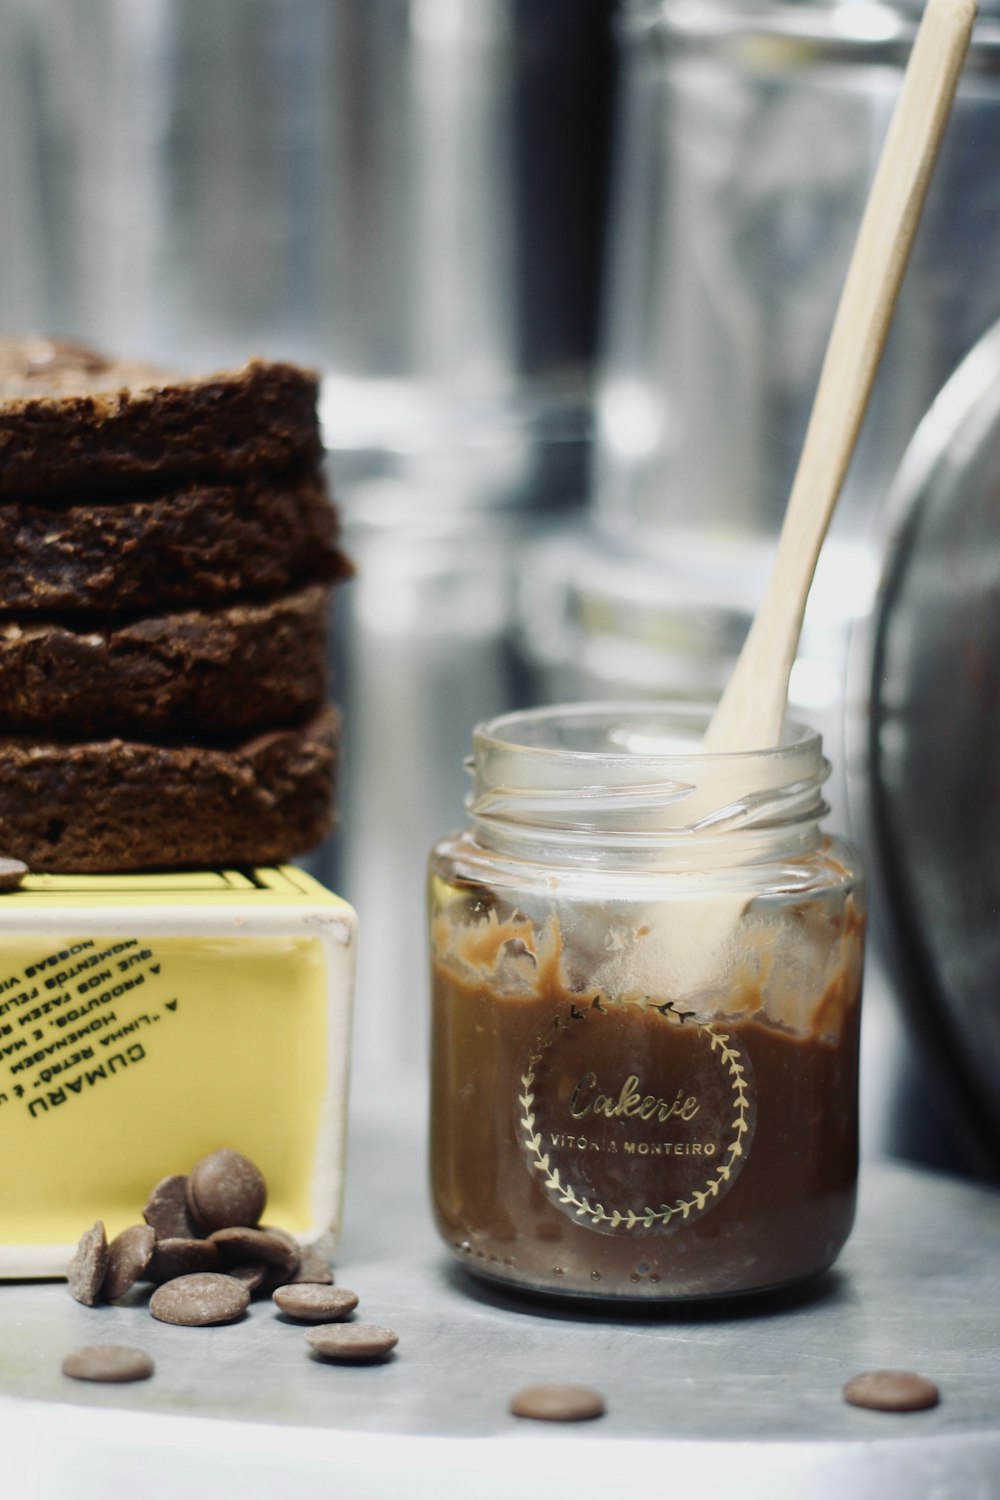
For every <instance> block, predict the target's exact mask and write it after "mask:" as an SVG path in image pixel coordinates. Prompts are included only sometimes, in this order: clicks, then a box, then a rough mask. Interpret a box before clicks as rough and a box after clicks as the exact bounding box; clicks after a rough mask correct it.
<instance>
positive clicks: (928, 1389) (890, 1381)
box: [844, 1370, 941, 1411]
mask: <svg viewBox="0 0 1000 1500" xmlns="http://www.w3.org/2000/svg"><path fill="white" fill-rule="evenodd" d="M844 1400H845V1401H847V1402H848V1403H849V1404H850V1405H851V1406H864V1407H867V1408H868V1409H869V1410H871V1411H927V1410H928V1409H929V1408H930V1407H932V1406H937V1404H938V1402H939V1401H940V1400H941V1393H940V1392H939V1390H938V1388H937V1386H936V1385H935V1384H934V1382H933V1381H932V1380H928V1379H927V1378H926V1376H924V1375H917V1374H915V1373H914V1372H913V1371H912V1370H868V1371H866V1372H865V1374H863V1375H855V1376H854V1378H853V1380H849V1381H848V1382H847V1384H846V1385H845V1386H844Z"/></svg>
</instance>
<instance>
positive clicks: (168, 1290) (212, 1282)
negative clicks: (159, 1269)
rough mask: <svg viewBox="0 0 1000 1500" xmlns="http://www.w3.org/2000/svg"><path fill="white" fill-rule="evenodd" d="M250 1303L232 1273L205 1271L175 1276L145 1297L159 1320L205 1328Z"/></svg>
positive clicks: (225, 1320) (237, 1313)
mask: <svg viewBox="0 0 1000 1500" xmlns="http://www.w3.org/2000/svg"><path fill="white" fill-rule="evenodd" d="M249 1306H250V1293H249V1292H248V1291H247V1289H246V1287H245V1286H241V1284H240V1283H239V1282H238V1281H234V1279H233V1277H232V1276H223V1275H221V1274H219V1273H217V1272H212V1271H206V1272H202V1273H201V1274H196V1275H193V1276H178V1277H177V1278H176V1280H174V1281H166V1282H164V1284H163V1286H161V1287H157V1289H156V1291H155V1292H154V1293H153V1295H152V1297H151V1298H150V1300H149V1310H150V1312H151V1313H152V1314H153V1317H154V1318H159V1320H160V1322H161V1323H178V1324H180V1325H181V1326H183V1327H185V1328H208V1327H211V1326H212V1325H213V1324H216V1323H232V1322H233V1320H234V1319H235V1318H239V1317H242V1315H243V1313H245V1312H246V1310H247V1308H248V1307H249Z"/></svg>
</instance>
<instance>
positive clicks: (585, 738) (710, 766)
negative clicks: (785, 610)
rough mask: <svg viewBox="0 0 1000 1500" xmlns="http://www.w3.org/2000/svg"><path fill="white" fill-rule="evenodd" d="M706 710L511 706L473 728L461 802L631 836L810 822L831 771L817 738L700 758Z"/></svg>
mask: <svg viewBox="0 0 1000 1500" xmlns="http://www.w3.org/2000/svg"><path fill="white" fill-rule="evenodd" d="M711 715H712V708H711V707H710V706H707V705H705V704H695V703H690V702H669V701H666V702H663V701H657V700H655V699H650V700H641V701H627V702H589V703H566V704H555V705H549V706H546V707H543V708H533V709H524V710H515V711H513V712H511V713H505V714H501V715H499V716H498V717H496V718H494V719H489V720H486V721H484V722H483V723H481V724H479V725H477V726H476V728H475V730H474V731H473V747H474V753H473V755H472V756H471V757H470V758H469V760H468V761H467V762H466V766H467V769H468V770H469V771H470V772H471V775H472V781H473V787H472V792H471V793H470V795H469V797H468V798H467V800H466V807H467V809H468V811H469V812H470V814H471V815H472V817H473V818H474V819H475V820H476V821H477V823H479V824H480V825H489V826H490V827H492V828H494V829H495V828H497V827H498V826H500V825H503V826H504V827H507V828H510V827H513V826H518V827H521V828H523V829H534V830H536V831H540V830H542V829H547V830H549V834H550V836H551V835H552V834H556V833H558V836H559V837H560V838H571V839H578V838H586V837H588V836H591V835H594V834H603V835H605V836H609V837H611V838H618V837H624V838H625V839H627V840H629V841H632V842H635V841H636V840H637V839H638V841H639V842H640V843H641V842H645V841H648V840H657V839H662V838H663V837H681V838H684V837H690V836H698V837H699V838H700V839H702V840H704V839H705V838H707V837H714V836H720V835H721V836H729V835H731V834H733V833H736V832H740V833H745V831H746V830H748V829H750V828H754V829H756V830H760V829H762V828H766V827H773V828H777V827H789V826H791V825H793V824H795V825H803V824H807V823H815V820H816V819H817V818H818V817H820V816H822V814H823V813H824V812H825V811H826V808H825V804H824V803H823V801H822V798H821V795H820V788H821V787H822V784H823V782H824V781H825V779H826V777H827V775H828V773H829V769H830V768H829V764H828V763H827V761H826V760H825V759H824V757H823V752H822V740H821V737H820V735H819V734H818V733H817V732H816V731H815V730H813V729H810V728H808V727H806V726H805V725H802V724H798V723H795V722H794V721H791V722H786V724H785V727H784V731H783V735H782V743H781V744H780V745H776V746H770V747H768V748H766V749H763V750H751V751H741V752H736V753H727V754H722V755H719V754H706V753H704V752H703V751H702V750H701V741H702V740H703V738H704V733H705V730H706V729H707V727H708V724H709V721H710V719H711Z"/></svg>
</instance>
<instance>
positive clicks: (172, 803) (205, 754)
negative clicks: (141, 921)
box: [0, 708, 339, 873]
mask: <svg viewBox="0 0 1000 1500" xmlns="http://www.w3.org/2000/svg"><path fill="white" fill-rule="evenodd" d="M338 728H339V726H338V718H337V714H336V711H335V710H334V709H332V708H327V709H325V710H324V711H323V712H322V713H321V714H319V715H317V716H316V718H315V719H313V720H312V721H311V722H310V723H309V724H307V725H306V726H305V727H304V728H302V729H297V730H277V731H272V732H270V733H267V734H261V735H258V736H256V737H255V738H254V739H251V740H248V741H246V742H245V743H243V744H241V745H238V746H236V747H235V748H233V749H231V750H220V749H207V748H204V747H200V746H177V747H174V748H169V747H165V746H162V745H150V744H143V743H139V742H131V741H125V740H105V741H99V740H97V741H90V742H82V743H79V744H65V743H62V744H61V743H59V742H57V741H32V740H28V739H15V738H8V739H0V851H2V853H3V854H4V855H5V856H7V857H9V858H13V859H21V860H23V861H24V862H25V864H27V865H28V866H29V868H30V869H31V870H33V871H34V872H36V873H42V872H52V871H61V872H80V873H87V872H91V873H96V872H101V871H109V870H141V869H171V868H177V867H181V866H204V865H208V866H212V865H245V864H255V865H258V864H264V865H266V864H281V863H283V862H285V861H287V860H290V859H292V858H294V857H295V856H296V855H299V854H303V853H305V852H306V851H307V850H308V849H311V848H312V847H313V846H314V845H315V844H317V843H319V842H320V840H321V839H322V838H323V837H324V836H325V835H326V834H327V833H328V832H329V830H330V827H331V824H332V818H333V803H332V794H333V780H334V770H335V764H336V747H337V739H338Z"/></svg>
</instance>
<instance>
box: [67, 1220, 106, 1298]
mask: <svg viewBox="0 0 1000 1500" xmlns="http://www.w3.org/2000/svg"><path fill="white" fill-rule="evenodd" d="M107 1272H108V1238H107V1234H106V1233H105V1229H104V1224H103V1222H102V1221H101V1220H100V1219H98V1220H97V1223H96V1224H94V1225H92V1227H91V1228H90V1229H87V1230H85V1231H84V1233H83V1234H82V1235H81V1237H80V1243H79V1245H78V1246H77V1248H76V1254H75V1255H74V1256H73V1259H72V1260H71V1261H70V1263H69V1265H68V1266H67V1268H66V1281H67V1284H68V1286H69V1290H70V1293H71V1295H72V1296H74V1297H75V1298H76V1300H77V1302H82V1303H83V1305H84V1307H96V1305H97V1303H98V1302H99V1301H100V1296H101V1287H102V1286H103V1284H104V1278H105V1276H106V1275H107Z"/></svg>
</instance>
